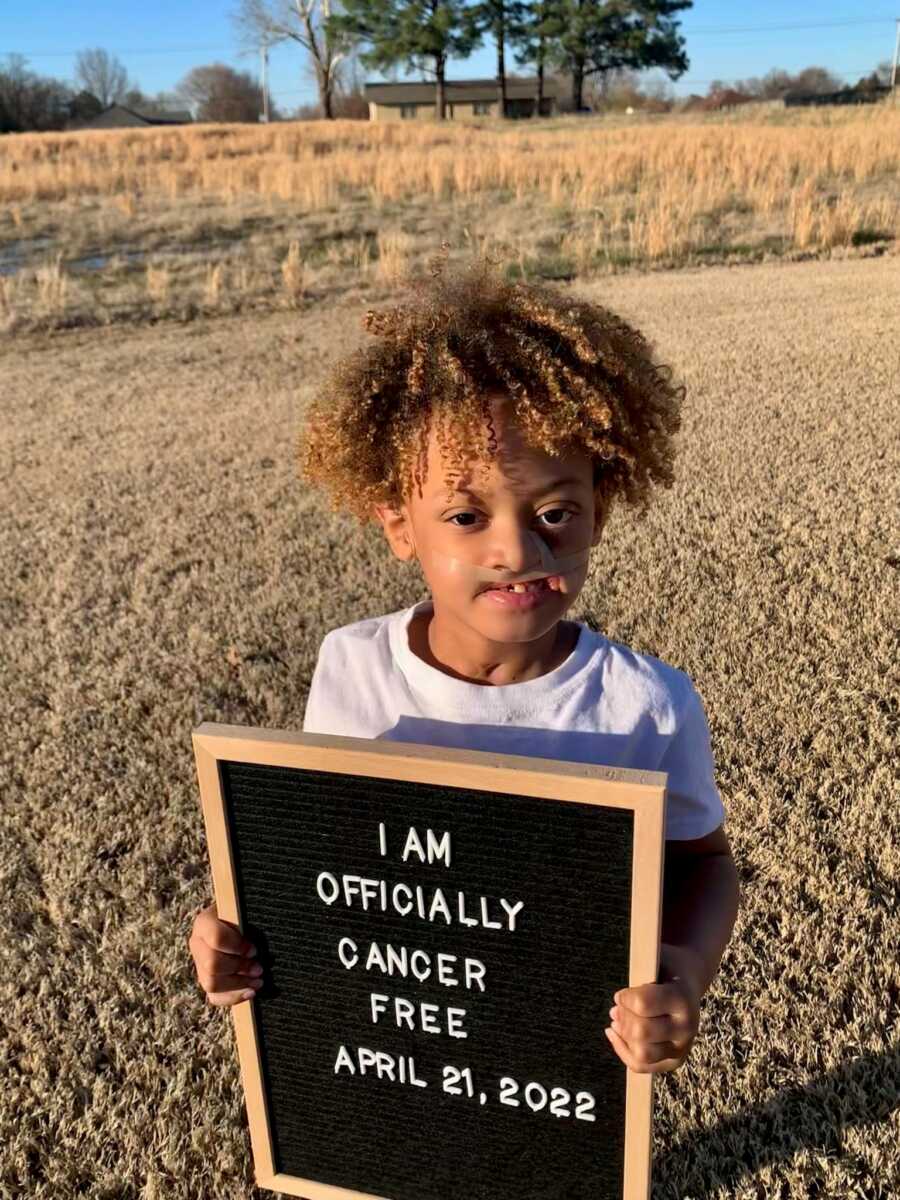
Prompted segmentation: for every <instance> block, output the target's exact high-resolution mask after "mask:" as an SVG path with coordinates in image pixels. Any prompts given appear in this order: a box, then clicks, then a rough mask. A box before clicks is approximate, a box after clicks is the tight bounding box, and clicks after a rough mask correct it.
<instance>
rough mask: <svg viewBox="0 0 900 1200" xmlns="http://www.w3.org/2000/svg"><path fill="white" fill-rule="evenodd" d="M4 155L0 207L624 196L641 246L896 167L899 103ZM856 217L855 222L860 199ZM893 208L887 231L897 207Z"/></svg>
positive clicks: (388, 127) (588, 202)
mask: <svg viewBox="0 0 900 1200" xmlns="http://www.w3.org/2000/svg"><path fill="white" fill-rule="evenodd" d="M4 150H5V153H4V156H3V159H2V161H0V204H6V205H19V206H20V205H22V204H33V203H35V202H37V201H44V202H61V201H65V200H68V199H71V198H72V197H74V196H78V197H81V198H82V199H84V198H85V197H89V196H93V197H97V198H100V199H107V200H109V202H111V203H113V204H114V205H116V206H117V207H118V208H119V210H120V211H121V212H122V213H123V214H125V215H127V216H134V214H135V213H136V212H137V211H138V210H139V208H140V206H141V204H142V202H143V201H144V200H145V199H146V198H148V197H159V196H165V197H168V198H169V199H173V200H174V199H184V198H186V197H191V196H193V197H214V198H216V199H218V200H220V201H225V202H237V200H238V199H240V198H245V197H247V196H248V195H255V196H258V197H261V198H264V199H274V200H284V201H290V202H291V204H293V205H295V206H296V207H297V208H298V210H303V211H307V212H309V211H321V210H323V209H326V208H329V207H331V206H332V205H334V204H337V203H341V202H342V201H347V200H353V199H359V198H365V199H366V200H368V201H369V202H370V203H372V204H374V205H376V206H379V207H382V206H384V205H386V204H389V203H392V202H397V201H403V200H413V199H419V198H421V197H423V196H428V197H431V198H432V199H433V200H435V201H444V200H449V199H454V198H455V199H466V198H471V197H474V196H479V195H482V194H484V193H494V192H501V193H503V192H506V193H509V194H510V195H511V196H515V197H516V198H517V199H522V198H523V197H525V196H540V197H542V198H544V199H546V200H547V201H548V202H549V203H550V204H552V205H566V206H569V207H571V208H572V209H573V210H575V211H592V210H593V209H595V208H596V207H597V206H598V205H602V204H603V202H604V201H606V200H608V199H609V198H610V197H617V196H623V195H624V196H629V197H631V200H630V204H629V207H630V208H631V209H632V210H633V211H632V213H631V216H630V220H631V222H632V226H633V236H634V238H635V240H636V241H637V242H638V243H639V244H641V245H644V246H646V247H647V249H648V252H649V253H650V254H651V255H652V254H653V253H654V252H655V248H656V247H657V246H659V245H660V244H661V243H662V244H670V242H669V241H668V239H670V238H671V236H672V234H673V231H674V230H676V229H677V230H679V231H683V230H684V229H685V227H686V226H687V227H689V226H690V223H691V221H692V220H693V219H694V218H695V217H696V216H697V215H698V214H700V213H709V212H712V211H716V210H723V209H727V208H729V207H730V206H732V205H733V203H734V202H735V198H738V199H739V201H740V203H741V204H743V205H746V206H750V207H751V208H752V209H754V210H757V211H759V212H761V213H771V212H773V211H774V210H776V209H778V208H779V207H786V206H789V205H790V204H791V203H793V202H794V199H795V196H796V195H797V193H798V191H801V190H802V189H804V188H807V187H813V188H814V189H815V190H816V193H817V194H819V193H820V192H821V190H822V189H823V188H824V187H825V186H826V185H832V186H837V187H839V188H840V187H846V188H850V187H853V186H856V185H863V184H866V183H868V182H871V181H873V180H878V179H882V178H884V177H885V176H895V175H896V173H897V171H898V168H900V109H897V108H892V107H890V106H886V105H877V106H867V107H865V108H861V109H859V110H858V111H852V112H851V111H847V112H835V113H832V114H831V115H830V116H829V118H828V119H827V120H826V119H824V118H823V117H822V116H821V115H820V114H816V115H813V114H809V115H807V116H806V117H805V118H804V119H803V120H802V121H801V120H800V119H799V118H798V119H797V123H794V124H777V125H776V124H773V123H771V122H767V121H759V122H757V123H751V122H749V121H748V122H747V123H745V124H737V123H731V124H727V123H718V124H711V123H709V122H707V121H703V120H697V121H696V122H686V121H682V122H680V123H677V122H673V123H671V124H669V125H666V126H663V125H645V126H642V127H639V128H615V127H613V128H606V127H604V126H602V125H598V124H596V123H595V124H593V125H591V126H590V127H585V126H584V125H578V124H574V123H570V124H568V125H566V124H563V125H559V124H556V125H554V126H553V127H552V128H546V129H545V128H542V127H541V126H540V125H534V126H527V127H523V126H522V125H520V124H516V125H514V126H513V127H510V128H505V127H498V126H492V127H490V128H481V127H478V126H475V125H472V124H456V125H454V124H447V125H445V126H444V127H441V126H439V125H438V124H437V123H433V124H422V125H419V124H417V125H415V126H411V125H407V124H403V125H399V124H397V125H395V124H388V123H383V124H378V123H377V122H373V123H368V124H365V123H360V122H354V121H335V122H332V123H329V124H322V123H319V122H316V123H300V122H297V123H286V124H275V125H270V126H261V127H259V128H257V127H251V126H229V125H224V126H208V125H204V126H180V127H175V128H166V129H147V130H127V131H121V130H119V131H96V132H82V133H63V134H28V135H23V136H19V137H10V138H7V139H6V140H5V145H4ZM855 212H856V216H857V217H860V216H861V214H862V213H863V207H862V205H861V204H858V205H857V208H856V210H855ZM889 217H890V219H891V220H893V221H894V222H895V225H894V229H895V230H896V218H897V213H896V210H892V212H891V214H889ZM679 236H681V237H684V236H685V234H684V233H680V235H679Z"/></svg>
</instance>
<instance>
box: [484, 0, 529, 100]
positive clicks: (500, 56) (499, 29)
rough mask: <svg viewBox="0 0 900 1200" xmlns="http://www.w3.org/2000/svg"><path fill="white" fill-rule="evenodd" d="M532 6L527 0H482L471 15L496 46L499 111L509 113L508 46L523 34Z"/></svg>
mask: <svg viewBox="0 0 900 1200" xmlns="http://www.w3.org/2000/svg"><path fill="white" fill-rule="evenodd" d="M529 13H530V9H529V6H528V4H526V3H525V2H524V0H480V3H478V4H476V6H475V7H474V8H473V9H472V16H473V19H474V21H475V23H476V24H477V26H478V28H479V29H480V30H481V32H483V33H490V34H491V36H492V37H493V39H494V42H495V44H496V46H497V111H498V112H499V113H500V116H501V117H505V116H506V115H507V106H506V46H507V44H508V43H513V42H515V41H516V40H517V39H519V38H521V36H522V31H523V30H524V28H525V27H526V24H527V23H528V21H529Z"/></svg>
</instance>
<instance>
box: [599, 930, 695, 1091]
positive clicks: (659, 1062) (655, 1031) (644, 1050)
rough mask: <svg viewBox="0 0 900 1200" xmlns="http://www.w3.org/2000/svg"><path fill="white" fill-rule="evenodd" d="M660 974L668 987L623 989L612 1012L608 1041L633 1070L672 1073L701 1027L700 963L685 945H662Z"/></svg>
mask: <svg viewBox="0 0 900 1200" xmlns="http://www.w3.org/2000/svg"><path fill="white" fill-rule="evenodd" d="M659 973H660V976H661V977H662V979H663V980H665V982H663V983H645V984H642V985H641V987H633V988H622V990H621V991H618V992H616V994H615V997H614V999H615V1001H616V1003H615V1005H614V1007H613V1008H611V1009H610V1010H609V1015H610V1017H611V1018H612V1028H611V1029H606V1030H605V1033H606V1036H607V1037H608V1038H609V1041H610V1043H611V1045H612V1047H613V1049H614V1050H615V1052H616V1054H618V1056H619V1058H620V1059H621V1060H622V1062H623V1063H624V1064H625V1066H626V1067H628V1068H629V1069H630V1070H632V1071H636V1072H637V1073H638V1074H641V1075H645V1074H648V1073H651V1072H660V1071H674V1070H675V1069H676V1068H677V1067H680V1066H681V1064H682V1063H683V1062H684V1060H685V1059H686V1058H687V1056H688V1054H689V1053H690V1049H691V1046H692V1045H693V1043H694V1038H695V1037H696V1036H697V1030H698V1028H699V1025H700V997H701V995H702V988H701V986H700V983H699V973H698V963H697V959H696V958H695V956H694V955H693V954H692V953H691V952H690V951H689V950H686V949H685V948H684V947H683V946H671V945H669V944H668V943H667V942H663V943H662V945H661V946H660V954H659Z"/></svg>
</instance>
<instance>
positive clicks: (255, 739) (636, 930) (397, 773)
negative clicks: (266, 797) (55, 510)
mask: <svg viewBox="0 0 900 1200" xmlns="http://www.w3.org/2000/svg"><path fill="white" fill-rule="evenodd" d="M191 736H192V742H193V747H194V755H195V760H196V766H197V775H198V782H199V788H200V798H201V804H202V809H203V817H204V823H205V827H206V838H207V845H208V851H209V857H210V864H211V869H212V877H213V887H214V892H215V899H216V906H217V912H218V914H219V917H220V918H221V919H222V920H224V921H229V922H233V923H234V924H236V925H237V926H238V927H239V928H241V930H242V931H243V924H242V916H241V912H240V907H239V902H238V895H237V886H236V880H235V871H234V858H233V855H232V849H231V845H230V840H229V830H228V824H227V819H226V810H225V801H224V797H223V790H222V786H221V775H220V770H219V764H220V762H234V763H247V764H257V765H265V766H276V767H296V768H300V769H308V770H317V771H330V772H336V773H340V774H348V775H364V776H371V777H373V778H380V779H390V780H401V781H407V782H418V783H434V784H446V783H447V780H448V777H449V778H452V782H453V786H454V787H459V788H471V789H476V790H483V791H489V792H494V793H496V792H500V793H507V794H514V795H520V796H534V797H542V798H546V799H552V800H564V801H573V802H576V803H579V804H599V805H605V806H609V807H615V808H626V809H631V810H632V812H633V818H634V825H633V829H634V841H633V847H632V889H631V939H630V949H629V978H628V986H629V987H637V986H640V985H642V984H646V983H655V982H656V981H657V976H658V970H659V941H660V932H661V921H662V888H663V865H664V851H665V797H666V781H667V776H666V774H665V773H664V772H658V771H637V770H628V769H625V768H613V767H603V766H596V765H593V764H582V763H570V762H561V761H559V760H556V759H546V758H533V757H526V756H522V755H511V754H493V753H488V752H485V751H470V750H458V749H451V748H444V747H434V746H427V745H420V744H414V743H404V742H392V741H386V740H380V739H368V738H349V737H338V736H330V735H325V734H308V733H298V732H291V731H285V730H276V729H263V728H254V727H248V726H241V725H224V724H217V723H213V722H204V723H203V724H201V725H199V726H198V727H197V728H196V729H194V730H193V732H192V735H191ZM232 1016H233V1019H234V1030H235V1036H236V1041H237V1048H238V1056H239V1061H240V1071H241V1082H242V1085H243V1089H244V1096H245V1101H246V1109H247V1118H248V1124H249V1129H250V1142H251V1147H252V1151H253V1161H254V1169H255V1175H256V1182H257V1184H258V1186H260V1187H262V1188H270V1189H273V1190H275V1191H279V1192H283V1193H286V1194H287V1195H290V1196H303V1197H306V1198H307V1200H386V1198H384V1197H376V1196H374V1194H373V1193H368V1192H366V1193H363V1192H359V1191H353V1190H348V1189H346V1188H342V1187H336V1186H333V1185H331V1184H325V1183H319V1182H316V1181H315V1180H307V1179H300V1178H298V1177H295V1176H293V1175H289V1174H286V1173H283V1172H278V1171H276V1169H275V1163H274V1154H273V1146H272V1138H271V1133H270V1124H269V1115H268V1112H267V1102H266V1093H265V1087H264V1081H263V1075H262V1068H261V1058H260V1044H259V1039H258V1032H257V1023H256V1015H255V1006H254V1003H253V1001H252V1000H251V1001H247V1002H243V1003H240V1004H237V1005H234V1006H233V1007H232ZM625 1069H626V1071H627V1081H626V1105H625V1161H624V1187H623V1193H622V1200H648V1198H649V1195H650V1182H651V1163H652V1104H653V1081H654V1075H653V1073H651V1072H634V1071H631V1070H630V1069H628V1068H625Z"/></svg>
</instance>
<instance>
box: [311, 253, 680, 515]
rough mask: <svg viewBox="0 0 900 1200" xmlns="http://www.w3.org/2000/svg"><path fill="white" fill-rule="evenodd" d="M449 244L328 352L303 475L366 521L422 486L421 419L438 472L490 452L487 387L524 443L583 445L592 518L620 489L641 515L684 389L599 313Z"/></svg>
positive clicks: (660, 477) (456, 471)
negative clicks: (341, 355) (344, 346)
mask: <svg viewBox="0 0 900 1200" xmlns="http://www.w3.org/2000/svg"><path fill="white" fill-rule="evenodd" d="M448 248H449V247H448V244H447V243H446V242H445V243H443V244H442V251H443V254H444V257H443V259H440V258H435V259H433V260H432V261H431V263H430V264H429V266H430V268H431V271H430V278H426V277H424V276H421V277H419V276H415V275H412V276H408V277H407V278H406V280H405V281H404V285H405V286H406V287H408V288H409V289H410V291H411V296H410V297H409V298H408V300H407V302H405V303H400V304H397V305H395V306H394V307H391V308H388V309H386V310H382V311H380V312H376V311H373V310H371V309H370V310H369V311H368V312H367V313H366V315H365V318H364V322H363V324H364V327H365V328H366V329H367V330H368V331H369V332H370V333H372V334H373V335H374V336H375V337H376V338H378V339H379V340H378V341H377V342H375V343H374V344H372V343H369V344H367V345H366V346H364V347H362V348H360V349H359V350H357V351H356V352H354V353H352V354H351V355H349V356H348V357H347V358H345V359H343V360H342V361H340V362H338V363H337V365H336V366H335V367H334V369H333V370H332V373H331V375H330V377H329V379H328V381H327V383H326V386H325V387H324V388H323V390H322V392H321V394H320V395H319V396H318V397H317V398H316V399H315V400H314V401H313V402H312V404H311V406H310V409H309V411H308V414H307V421H306V426H305V428H304V429H303V431H302V432H301V433H300V435H299V440H298V447H297V453H298V459H299V465H300V472H301V474H302V475H303V476H304V477H305V478H306V479H307V480H308V481H309V482H311V483H313V484H316V485H320V486H322V487H323V488H324V489H325V490H326V491H327V492H329V493H330V495H331V502H332V508H333V509H343V510H345V511H349V512H350V513H352V514H354V515H355V516H356V517H357V518H358V519H359V520H360V521H361V522H365V521H367V520H371V519H373V513H372V506H373V504H387V505H389V506H391V507H398V506H399V505H400V504H401V503H402V502H403V500H405V499H406V498H407V497H409V496H410V495H411V493H412V489H413V487H418V488H421V485H422V481H423V479H424V469H425V461H426V451H427V445H428V436H429V429H430V428H431V426H432V424H433V425H434V427H435V430H436V434H437V437H438V443H439V446H440V448H441V451H442V453H443V456H444V461H445V463H446V466H447V477H448V480H451V481H452V480H456V479H458V478H459V476H460V475H461V474H463V473H464V472H465V471H466V469H467V467H468V465H469V464H471V463H473V462H476V461H482V462H483V461H485V459H486V458H488V457H490V456H492V455H494V454H495V453H496V450H497V441H496V436H495V430H494V427H493V423H492V419H491V411H490V403H489V396H490V395H491V394H496V393H502V394H503V396H504V398H508V400H509V401H510V403H511V405H512V413H513V415H514V419H515V420H516V422H517V423H518V425H519V427H520V429H521V432H522V436H523V438H524V439H525V441H526V442H527V443H528V444H530V445H532V446H534V447H538V448H541V449H543V450H545V451H546V452H547V453H549V454H559V453H563V452H565V451H566V450H567V449H571V448H573V447H581V448H583V449H584V450H585V451H586V452H587V454H588V455H589V456H590V458H591V461H592V463H593V467H594V494H595V503H596V511H597V514H598V517H599V519H600V520H601V521H605V520H606V518H607V516H608V514H609V510H610V507H611V504H612V502H613V501H614V499H615V498H616V497H617V496H620V497H622V498H623V499H624V500H625V502H627V503H628V504H631V505H635V506H637V507H638V509H639V513H638V515H639V516H642V517H643V516H645V515H646V511H647V508H648V505H649V496H650V488H651V485H652V484H658V485H661V486H663V487H671V485H672V483H673V482H674V475H673V470H672V461H673V458H674V446H673V435H674V434H675V433H676V432H677V431H678V429H679V427H680V406H681V402H682V400H683V399H684V394H685V387H684V385H683V384H678V383H674V382H673V380H672V370H671V368H670V367H668V366H665V365H662V364H656V363H654V362H653V360H652V355H651V346H650V344H649V343H648V342H647V340H646V339H645V338H644V336H643V335H642V334H641V333H640V332H639V331H638V330H637V329H635V328H634V327H633V326H631V325H629V324H628V323H627V322H626V321H624V320H622V318H620V317H618V316H616V314H615V313H613V312H611V311H610V310H609V309H607V308H605V307H603V306H602V305H600V304H590V303H588V302H587V301H585V300H578V299H575V298H572V297H570V296H566V295H564V294H563V293H561V292H560V291H559V290H557V289H556V288H553V287H551V286H549V285H547V284H537V283H528V284H526V283H522V282H509V281H508V280H507V279H506V278H504V277H503V276H502V275H501V274H500V272H498V271H497V270H496V268H497V267H498V266H499V263H497V262H494V261H492V260H491V259H489V258H487V257H486V256H483V257H480V258H473V259H472V260H470V261H468V262H467V263H466V264H464V266H463V267H462V268H461V269H459V270H452V271H447V270H445V269H444V268H445V267H446V261H447V251H448ZM448 486H452V483H451V484H449V485H448Z"/></svg>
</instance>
